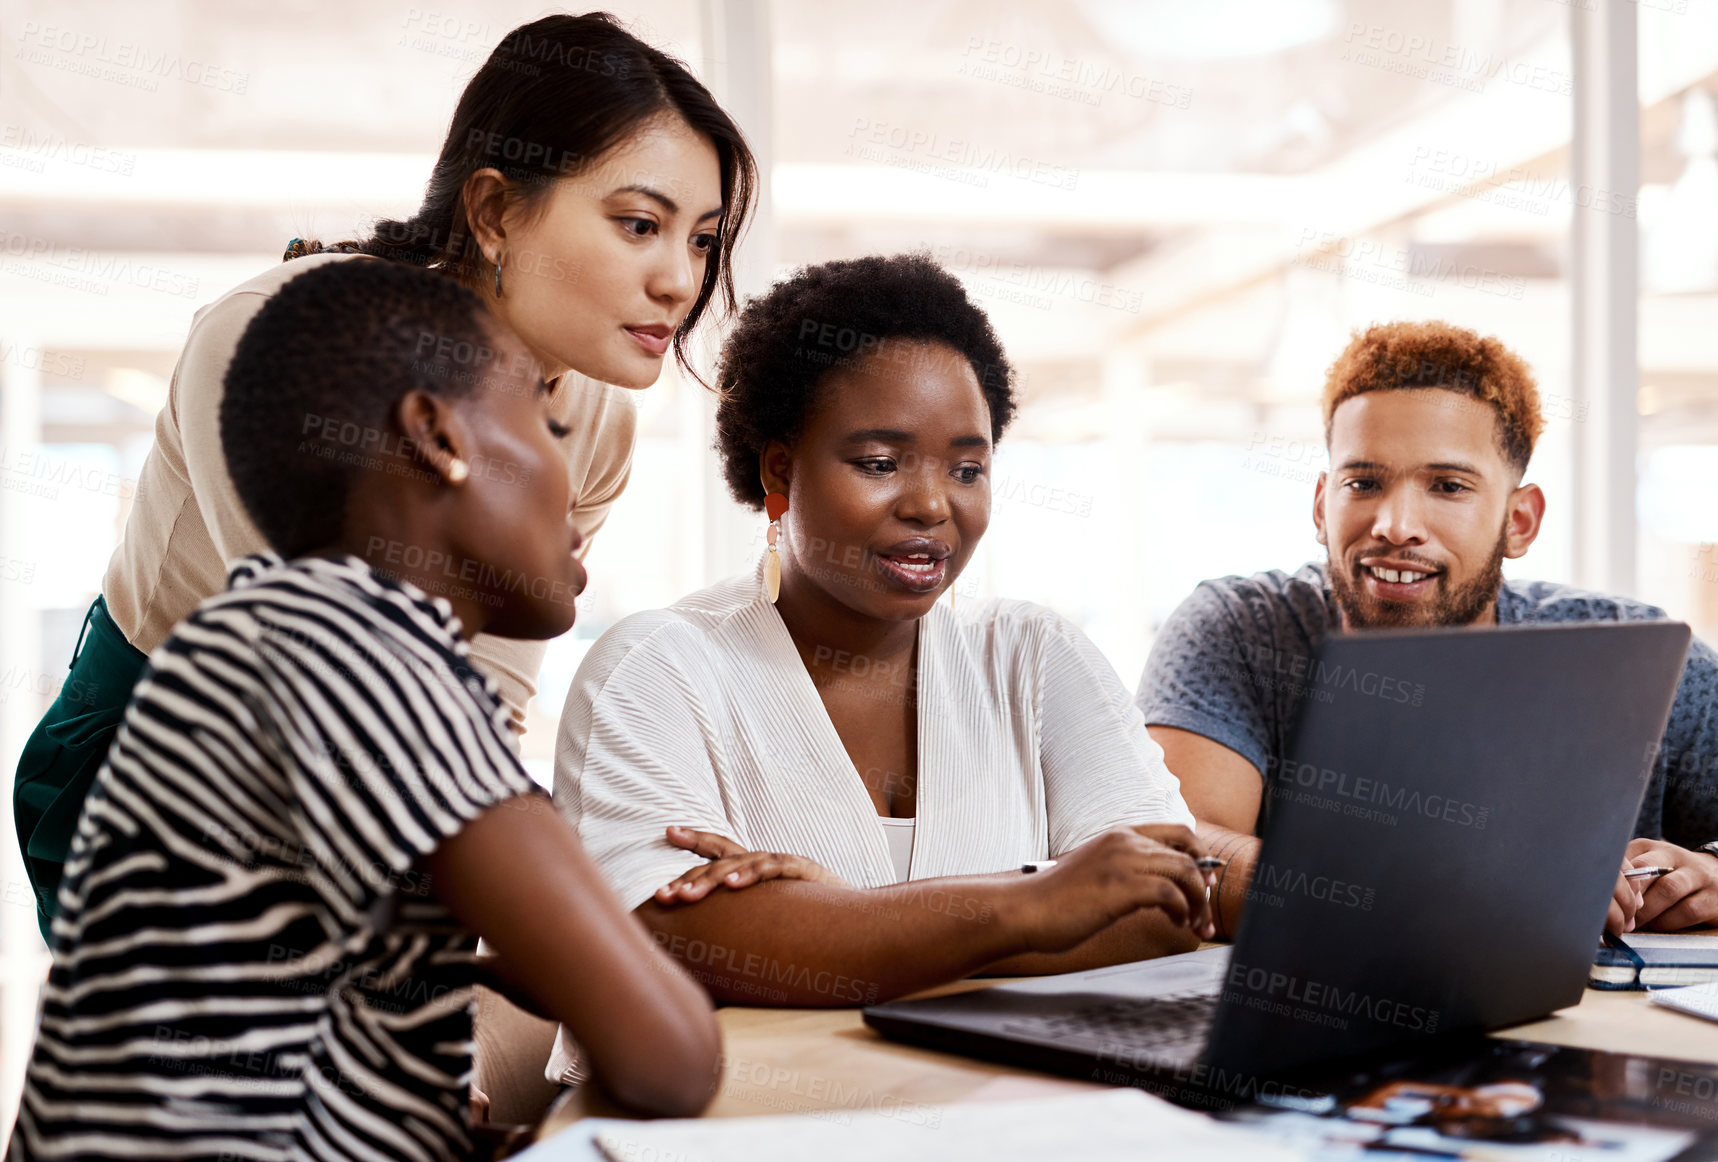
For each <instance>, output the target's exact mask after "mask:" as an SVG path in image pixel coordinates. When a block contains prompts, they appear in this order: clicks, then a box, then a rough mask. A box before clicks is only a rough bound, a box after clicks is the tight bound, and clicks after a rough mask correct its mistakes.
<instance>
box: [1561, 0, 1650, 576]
mask: <svg viewBox="0 0 1718 1162" xmlns="http://www.w3.org/2000/svg"><path fill="white" fill-rule="evenodd" d="M1569 14H1570V47H1571V52H1572V55H1573V66H1574V78H1575V93H1574V97H1575V131H1574V140H1573V143H1572V145H1573V149H1572V159H1571V163H1570V169H1571V172H1570V185H1571V186H1572V187H1573V189H1574V191H1575V195H1576V196H1575V203H1576V204H1575V209H1574V213H1573V216H1572V225H1571V237H1570V248H1571V252H1572V254H1573V258H1574V261H1573V277H1572V279H1571V284H1570V290H1571V298H1572V300H1573V307H1574V310H1573V313H1572V318H1571V320H1570V321H1571V325H1572V332H1573V336H1572V337H1573V367H1572V372H1573V374H1572V376H1571V378H1572V382H1573V385H1574V392H1575V399H1576V406H1577V409H1578V413H1584V415H1582V414H1578V415H1577V420H1578V421H1584V422H1577V423H1576V424H1575V442H1574V485H1575V521H1574V533H1575V535H1574V565H1575V570H1574V571H1575V581H1576V583H1577V584H1579V585H1583V586H1586V587H1588V588H1593V589H1601V590H1605V591H1607V592H1611V593H1619V594H1623V595H1627V596H1632V595H1633V594H1634V592H1635V476H1636V471H1635V464H1636V456H1637V428H1638V419H1637V416H1638V403H1637V397H1638V395H1639V391H1640V364H1639V352H1638V334H1637V332H1638V329H1639V328H1638V310H1639V301H1640V239H1639V231H1638V229H1637V225H1636V222H1635V219H1634V217H1633V215H1623V214H1618V213H1611V212H1607V208H1608V207H1609V206H1610V205H1611V201H1612V199H1611V197H1610V195H1612V194H1620V195H1622V196H1623V198H1625V199H1626V203H1627V204H1628V205H1631V206H1632V205H1633V204H1634V200H1635V196H1636V194H1637V192H1638V191H1639V188H1640V96H1639V86H1638V81H1637V73H1638V60H1637V44H1636V40H1637V36H1636V15H1637V13H1636V7H1635V4H1634V3H1632V2H1630V0H1594V3H1593V5H1592V6H1588V5H1583V4H1571V5H1570V6H1569Z"/></svg>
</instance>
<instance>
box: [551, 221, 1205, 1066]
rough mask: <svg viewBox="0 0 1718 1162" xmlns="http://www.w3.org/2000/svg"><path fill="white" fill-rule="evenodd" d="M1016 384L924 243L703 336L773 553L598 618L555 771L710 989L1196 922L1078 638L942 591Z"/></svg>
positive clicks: (1184, 940)
mask: <svg viewBox="0 0 1718 1162" xmlns="http://www.w3.org/2000/svg"><path fill="white" fill-rule="evenodd" d="M1013 380H1014V373H1013V370H1012V369H1011V368H1010V366H1009V364H1008V360H1007V357H1006V356H1005V355H1004V354H1003V351H1002V347H1001V345H1000V343H999V342H998V341H997V338H996V335H995V333H994V332H993V331H992V329H991V327H990V324H989V322H988V320H987V319H986V318H985V316H984V314H983V312H982V311H980V310H979V309H978V308H977V307H976V306H974V305H973V303H972V302H971V300H969V299H968V298H967V296H966V293H965V291H964V290H963V289H962V287H961V285H960V283H959V282H958V281H957V280H956V279H955V278H954V277H953V276H951V275H950V274H948V273H947V272H946V271H944V270H943V269H942V268H940V267H939V266H937V265H936V264H935V263H934V262H932V261H930V260H929V259H928V258H926V257H923V256H919V255H903V256H897V257H888V258H884V257H872V258H862V259H858V260H855V261H849V262H830V263H825V264H823V265H820V266H814V267H810V268H807V269H805V270H802V271H800V272H799V273H798V274H796V275H795V276H793V277H792V278H789V279H787V280H786V281H784V282H781V283H779V284H777V285H776V286H775V287H774V288H772V289H771V290H770V291H769V292H768V293H767V294H765V295H763V296H762V297H760V298H758V299H756V300H753V301H752V302H750V303H748V304H747V305H746V307H745V309H744V310H743V311H742V313H741V317H740V320H739V323H738V326H737V328H736V330H735V331H734V332H733V334H732V336H731V338H730V339H729V340H728V342H727V344H726V346H725V348H724V351H723V358H722V365H721V378H720V390H721V396H722V398H721V403H720V405H719V409H718V413H717V425H718V432H719V436H718V444H719V450H720V452H721V456H722V460H723V464H724V469H725V474H726V477H727V482H728V486H729V488H730V490H731V491H732V492H733V494H734V496H735V497H736V498H737V499H738V500H739V501H740V502H741V503H743V504H746V505H749V506H750V507H752V508H756V509H766V510H767V511H768V512H769V514H770V515H771V516H779V520H778V521H775V522H774V527H773V529H772V534H771V536H770V538H769V540H770V542H771V546H772V547H771V548H766V550H765V552H764V554H763V558H764V559H763V561H762V562H760V564H759V566H758V568H757V569H756V570H755V571H753V572H750V573H747V574H745V575H742V576H739V577H735V578H732V579H730V580H727V581H724V582H722V583H721V584H718V585H715V586H712V587H711V588H709V589H705V590H703V591H701V592H698V593H694V594H692V595H691V596H689V597H686V598H684V599H683V600H681V601H680V602H678V603H677V604H675V605H673V606H671V607H670V608H668V609H663V610H656V611H652V612H647V613H641V614H637V615H634V616H632V617H629V618H627V619H625V620H624V621H622V622H621V623H619V624H618V625H616V626H615V627H614V628H612V629H611V630H609V631H608V632H607V633H606V634H605V635H603V637H602V638H601V639H599V640H598V642H597V643H596V645H595V646H594V647H593V648H592V650H591V652H590V654H589V655H588V657H587V658H586V660H585V662H584V664H583V666H582V667H581V668H580V670H579V673H578V676H577V677H576V679H575V680H574V683H573V687H572V690H571V691H570V693H569V695H568V699H567V705H566V709H565V712H564V713H563V716H562V718H561V726H560V739H559V744H558V747H557V755H558V757H557V762H556V767H555V799H556V802H557V804H558V805H559V806H560V808H561V810H562V811H563V812H564V813H565V814H566V815H567V817H568V818H569V819H570V820H571V821H572V822H573V823H574V824H575V825H576V826H577V827H578V828H579V833H580V837H581V839H582V841H583V843H584V845H585V847H586V849H587V850H588V851H589V853H590V855H591V856H592V858H593V859H594V860H595V861H596V864H597V866H598V868H599V869H600V870H601V871H602V873H603V875H604V877H605V879H606V880H607V882H608V884H609V886H610V887H611V888H613V889H614V890H615V891H616V893H617V894H618V895H619V897H620V899H621V903H622V904H623V905H624V906H625V907H628V908H631V909H634V910H635V914H636V915H638V916H639V917H640V918H641V919H642V920H643V921H644V922H645V923H646V924H647V925H648V926H649V927H650V928H651V929H652V930H653V931H654V932H655V934H656V938H657V939H658V940H659V941H660V942H661V943H662V944H663V946H664V947H666V948H667V949H668V950H669V951H670V952H672V953H674V954H675V955H676V956H678V957H679V958H680V960H681V961H682V963H683V964H685V965H686V967H687V968H688V969H689V970H690V971H691V972H692V973H693V974H694V975H695V976H696V977H697V978H698V979H699V980H700V981H702V982H703V984H704V985H705V987H706V988H708V989H709V990H710V991H711V992H712V994H713V995H714V996H715V997H716V998H717V999H719V1000H725V1001H731V1002H752V1003H768V1004H777V1005H782V1004H785V1005H807V1006H822V1005H854V1004H865V1003H870V1002H874V1001H877V1000H880V999H885V998H888V997H893V996H898V995H900V994H903V993H908V992H912V991H914V990H916V989H922V988H925V987H927V986H930V985H934V984H938V983H941V982H943V981H948V980H952V979H955V978H958V977H961V976H965V975H967V974H969V973H973V972H978V971H989V972H1008V973H1040V972H1060V971H1071V970H1074V969H1077V968H1083V967H1091V966H1098V965H1104V964H1112V963H1119V962H1123V961H1131V960H1138V959H1141V958H1143V957H1149V956H1156V955H1160V954H1165V953H1171V952H1183V951H1187V950H1189V949H1192V948H1193V947H1194V946H1195V945H1196V944H1197V943H1198V941H1199V938H1200V936H1201V934H1202V933H1207V932H1209V931H1210V927H1209V925H1210V916H1209V912H1208V910H1207V906H1206V901H1205V888H1206V880H1205V878H1204V877H1202V876H1201V874H1200V872H1199V870H1198V869H1197V868H1196V866H1195V863H1194V860H1195V858H1196V857H1197V856H1198V855H1200V854H1202V849H1201V848H1200V847H1199V844H1198V842H1197V841H1196V840H1195V838H1194V836H1193V833H1192V831H1191V826H1192V823H1193V816H1192V815H1191V814H1190V813H1189V812H1188V810H1187V807H1186V805H1185V804H1184V803H1183V802H1182V799H1181V795H1180V792H1179V789H1178V785H1177V783H1176V780H1175V778H1174V776H1173V775H1171V774H1170V773H1169V771H1168V770H1167V769H1166V768H1165V767H1164V765H1163V761H1162V755H1161V752H1160V751H1159V750H1158V748H1157V746H1156V745H1155V744H1154V743H1153V742H1152V741H1151V740H1150V738H1149V737H1148V736H1147V734H1146V733H1145V728H1144V725H1143V723H1142V721H1141V719H1140V716H1139V714H1138V712H1137V711H1136V710H1135V709H1134V707H1133V706H1132V703H1131V701H1130V699H1129V696H1128V692H1127V690H1126V689H1125V688H1124V687H1123V686H1122V684H1121V681H1120V680H1119V679H1118V678H1117V676H1116V674H1115V673H1114V671H1113V670H1112V669H1111V668H1110V666H1109V664H1108V663H1107V662H1106V661H1105V660H1104V658H1103V656H1102V655H1101V654H1100V653H1099V652H1098V651H1097V649H1096V648H1095V647H1094V646H1093V645H1092V644H1091V642H1090V641H1088V640H1087V639H1086V637H1085V636H1084V635H1083V634H1081V633H1080V631H1079V630H1078V629H1076V628H1075V627H1074V626H1073V625H1071V624H1069V623H1068V622H1067V621H1066V620H1065V619H1063V618H1061V617H1059V616H1057V615H1056V614H1055V613H1053V612H1051V611H1050V610H1048V609H1045V608H1043V607H1041V606H1037V605H1032V604H1029V603H1026V602H1021V601H1006V600H987V601H979V600H973V599H970V598H967V599H962V600H961V601H960V602H959V608H958V610H956V609H951V608H950V605H951V604H952V595H951V601H949V602H939V601H938V598H939V597H941V596H942V595H943V594H944V593H945V592H949V591H950V590H952V589H953V587H954V585H955V583H956V581H957V579H958V578H959V576H960V573H961V570H962V569H963V568H965V567H966V565H967V563H968V562H969V561H970V560H971V559H972V555H973V553H974V551H975V550H976V549H977V547H978V544H979V541H980V539H981V538H982V537H983V536H984V532H985V528H986V526H987V525H988V524H989V522H990V466H991V455H992V451H993V449H994V448H995V445H996V442H997V440H998V439H1000V438H1001V436H1002V433H1003V430H1004V429H1005V428H1006V427H1007V425H1008V421H1009V419H1010V417H1011V416H1012V414H1013V412H1014V396H1013ZM784 505H785V507H784ZM772 556H774V557H775V558H776V560H777V566H775V567H772V566H771V565H770V564H769V561H770V559H771V557H772ZM778 569H779V586H778V587H776V588H777V592H776V593H775V594H773V595H772V593H771V588H772V586H771V584H770V582H771V580H772V574H774V573H775V572H777V570H778ZM772 596H774V600H772ZM705 859H708V860H709V862H708V863H706V862H704V860H705ZM1045 860H1053V861H1055V865H1054V866H1053V867H1049V868H1045V869H1043V870H1041V871H1037V872H1036V874H1022V872H1023V865H1035V864H1037V863H1038V862H1039V861H1045ZM742 889H743V890H742ZM558 1056H560V1055H558ZM551 1068H553V1065H552V1066H551Z"/></svg>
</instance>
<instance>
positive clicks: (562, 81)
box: [285, 12, 758, 371]
mask: <svg viewBox="0 0 1718 1162" xmlns="http://www.w3.org/2000/svg"><path fill="white" fill-rule="evenodd" d="M664 113H667V114H672V115H674V116H677V117H678V118H680V120H682V121H684V122H685V123H686V124H687V125H688V126H689V127H690V128H691V129H692V130H693V131H694V132H696V133H699V134H702V135H703V136H704V137H706V138H708V139H709V140H710V142H711V144H712V145H713V146H714V147H715V149H716V157H717V159H718V162H719V163H720V167H721V179H722V205H723V208H724V209H723V216H722V225H721V229H720V231H719V232H718V238H717V243H716V247H715V250H714V252H713V255H712V257H713V261H711V262H710V263H708V264H707V265H706V266H705V268H704V284H703V286H701V287H700V288H699V289H698V297H697V298H696V299H695V300H694V301H693V303H692V308H691V310H689V311H687V312H686V318H685V319H684V320H682V322H681V324H680V327H679V329H678V330H677V331H676V332H675V334H674V354H675V357H676V358H677V359H678V360H679V361H680V364H681V366H682V367H685V368H686V369H687V370H689V371H690V370H692V366H691V362H690V360H689V358H688V356H687V340H688V337H689V336H690V335H691V333H692V331H693V329H694V328H695V327H696V326H697V325H698V321H699V320H700V319H701V318H702V317H703V315H704V312H705V310H706V309H707V308H708V307H709V304H710V299H711V298H712V297H714V295H715V294H716V292H717V290H718V289H720V291H721V295H722V304H723V305H724V306H725V307H727V308H728V309H730V310H731V309H732V308H733V306H734V276H733V253H734V245H735V243H736V242H737V241H738V240H739V236H740V233H741V232H742V230H743V229H744V226H745V222H746V218H747V217H748V215H749V214H750V212H751V208H752V204H753V201H754V199H755V198H756V196H757V185H758V176H757V165H756V163H755V162H754V161H753V159H752V153H751V150H750V149H749V148H747V146H746V142H745V138H744V137H742V136H741V134H740V130H739V127H738V126H736V125H735V124H734V122H733V119H732V118H730V117H729V116H728V115H727V114H726V113H725V112H723V111H722V108H721V106H719V105H718V104H716V101H715V98H713V97H712V96H710V92H709V90H708V89H706V88H704V86H703V85H702V84H700V83H699V82H698V80H697V78H695V77H693V76H692V74H691V73H690V72H689V71H688V70H687V68H686V66H685V65H683V64H681V63H680V62H679V61H677V60H675V59H674V58H673V57H671V56H669V55H668V54H666V53H664V52H661V51H660V50H658V49H654V48H652V47H651V46H649V45H647V44H645V43H644V42H643V41H641V40H639V39H638V38H637V37H635V36H633V35H632V34H631V33H630V32H627V31H626V29H624V28H622V27H621V25H620V22H619V21H617V20H616V19H615V18H614V17H612V16H610V15H609V14H608V13H606V12H590V13H586V14H585V15H583V16H571V15H565V14H562V15H555V16H545V17H543V18H542V19H541V20H535V21H532V22H531V23H530V24H523V25H520V26H519V27H518V28H515V29H514V30H513V31H512V32H509V33H508V34H507V35H506V36H505V37H503V38H502V40H501V43H500V44H498V45H496V46H495V50H494V51H493V52H491V53H490V54H489V59H488V60H486V61H484V62H483V66H482V67H481V68H480V69H478V70H477V75H475V76H474V77H472V78H471V81H470V83H469V84H467V85H466V86H465V92H464V93H462V94H461V95H460V98H459V105H458V106H457V107H456V108H455V109H454V112H453V121H452V122H451V123H450V124H449V126H448V130H447V138H446V140H444V141H443V142H442V147H441V154H440V156H438V157H437V158H436V163H435V168H434V169H433V170H432V171H431V173H430V180H429V185H428V187H427V188H426V189H425V191H424V201H423V205H422V206H421V207H420V208H419V209H418V212H417V213H416V214H414V215H412V216H411V217H410V218H408V219H406V220H405V221H403V222H401V221H395V220H392V219H382V220H380V221H378V222H377V223H376V224H375V228H374V232H373V233H372V234H371V235H370V237H369V238H366V239H364V240H362V241H352V242H337V243H335V244H333V245H331V246H323V245H322V244H321V243H318V242H306V241H304V240H302V239H294V240H293V243H292V245H290V246H289V247H288V248H287V252H286V256H285V257H286V258H288V259H292V258H297V257H299V256H301V255H303V254H315V253H318V252H326V251H336V252H342V253H361V254H372V255H375V256H376V257H378V258H386V259H389V260H391V261H394V262H405V263H411V264H412V265H415V266H423V267H428V268H430V269H432V270H438V271H441V272H443V273H446V274H451V275H453V276H454V277H455V278H457V279H459V280H460V282H462V283H464V284H465V285H467V286H474V285H475V284H476V283H477V281H478V280H479V279H480V278H482V277H483V276H484V275H485V274H486V273H487V263H486V261H485V260H484V257H483V252H482V250H481V249H480V248H479V247H478V245H477V242H476V240H475V239H474V238H473V237H472V236H471V229H470V224H469V218H468V213H467V207H466V205H465V182H466V179H467V178H469V177H470V176H471V175H472V174H474V173H476V172H477V171H478V170H480V169H485V168H490V167H493V168H494V169H497V170H500V171H501V173H503V174H505V175H506V176H507V178H508V179H509V180H510V182H511V183H512V184H511V185H510V187H509V189H508V196H509V197H512V198H516V199H518V201H519V202H520V204H524V205H529V204H530V203H531V202H533V201H535V200H536V199H538V198H540V197H542V196H543V195H544V194H546V193H547V192H548V191H549V189H550V188H551V185H552V183H553V180H554V179H556V178H560V177H567V176H572V175H576V174H579V173H584V172H588V171H589V170H590V168H591V167H592V166H593V165H594V163H595V162H596V161H597V159H598V158H599V157H601V156H602V155H603V154H604V153H606V152H607V151H608V150H610V149H611V148H613V147H614V146H616V145H618V144H620V143H621V142H622V141H624V140H625V139H626V136H627V134H629V133H630V132H632V131H633V130H635V129H637V128H638V126H639V125H641V124H643V123H644V122H645V121H648V120H649V119H651V118H652V117H656V116H659V115H661V114H664Z"/></svg>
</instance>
